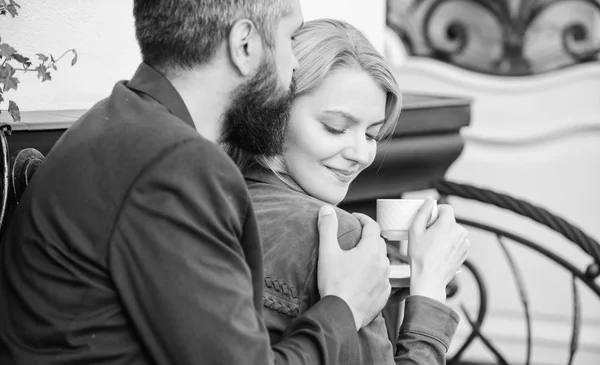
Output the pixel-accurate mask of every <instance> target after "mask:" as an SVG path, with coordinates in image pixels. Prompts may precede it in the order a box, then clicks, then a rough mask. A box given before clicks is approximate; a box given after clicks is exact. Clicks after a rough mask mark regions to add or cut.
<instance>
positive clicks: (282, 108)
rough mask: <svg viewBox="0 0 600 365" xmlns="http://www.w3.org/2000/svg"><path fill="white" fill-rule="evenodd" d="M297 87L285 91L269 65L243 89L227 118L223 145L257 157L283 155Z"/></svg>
mask: <svg viewBox="0 0 600 365" xmlns="http://www.w3.org/2000/svg"><path fill="white" fill-rule="evenodd" d="M294 89H295V88H294V83H293V82H292V85H291V86H290V89H289V90H284V89H283V88H282V86H281V83H280V81H279V79H278V77H277V70H276V68H275V66H274V65H273V64H272V62H269V61H265V62H263V64H262V65H261V66H260V69H259V70H258V72H257V73H256V75H255V76H254V77H252V79H251V80H249V81H248V82H247V83H245V84H244V85H242V86H240V87H239V88H238V89H237V90H236V91H235V92H234V93H233V97H232V98H231V106H230V107H229V109H228V110H227V111H226V112H225V114H224V115H223V127H222V133H221V142H223V143H225V144H229V145H230V146H231V147H234V148H238V149H241V150H243V151H245V152H247V153H250V154H253V155H262V156H266V157H272V156H276V155H280V154H282V153H283V148H284V140H285V135H286V132H287V125H288V119H289V112H290V107H291V103H292V99H293V96H294Z"/></svg>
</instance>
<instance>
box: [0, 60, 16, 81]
mask: <svg viewBox="0 0 600 365" xmlns="http://www.w3.org/2000/svg"><path fill="white" fill-rule="evenodd" d="M14 74H15V69H14V68H13V67H12V66H11V65H10V64H8V63H5V64H4V65H3V66H2V65H0V79H5V78H7V77H11V76H12V75H14Z"/></svg>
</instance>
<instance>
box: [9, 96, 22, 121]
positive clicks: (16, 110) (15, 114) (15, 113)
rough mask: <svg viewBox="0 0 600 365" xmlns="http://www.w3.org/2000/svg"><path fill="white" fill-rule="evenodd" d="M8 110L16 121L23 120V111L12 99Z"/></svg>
mask: <svg viewBox="0 0 600 365" xmlns="http://www.w3.org/2000/svg"><path fill="white" fill-rule="evenodd" d="M8 112H9V113H10V116H11V117H12V118H13V120H14V121H15V122H20V121H21V111H20V110H19V106H18V105H17V103H15V102H14V101H12V100H10V101H9V102H8Z"/></svg>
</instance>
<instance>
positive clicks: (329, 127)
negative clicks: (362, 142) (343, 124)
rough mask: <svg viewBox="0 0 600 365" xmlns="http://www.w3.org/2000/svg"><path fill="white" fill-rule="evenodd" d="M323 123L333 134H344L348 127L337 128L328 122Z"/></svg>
mask: <svg viewBox="0 0 600 365" xmlns="http://www.w3.org/2000/svg"><path fill="white" fill-rule="evenodd" d="M321 124H323V128H325V130H326V131H327V132H329V133H331V134H334V135H340V134H344V133H346V131H347V129H337V128H333V127H331V126H330V125H328V124H327V123H321Z"/></svg>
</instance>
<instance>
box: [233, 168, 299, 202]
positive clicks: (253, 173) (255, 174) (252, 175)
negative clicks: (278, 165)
mask: <svg viewBox="0 0 600 365" xmlns="http://www.w3.org/2000/svg"><path fill="white" fill-rule="evenodd" d="M281 176H282V177H283V178H285V179H286V180H287V183H286V182H284V181H282V180H281V179H280V178H279V177H277V175H275V173H274V172H272V171H270V170H267V169H265V168H263V167H258V166H254V167H252V168H251V169H248V170H245V171H244V178H245V179H246V181H247V182H259V183H265V184H269V185H275V186H279V187H282V188H285V189H290V190H293V191H296V192H298V193H302V194H306V195H308V194H307V193H306V191H304V189H302V188H301V187H300V185H298V184H297V183H296V182H295V181H294V179H292V177H291V176H290V175H287V174H281Z"/></svg>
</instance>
